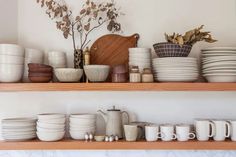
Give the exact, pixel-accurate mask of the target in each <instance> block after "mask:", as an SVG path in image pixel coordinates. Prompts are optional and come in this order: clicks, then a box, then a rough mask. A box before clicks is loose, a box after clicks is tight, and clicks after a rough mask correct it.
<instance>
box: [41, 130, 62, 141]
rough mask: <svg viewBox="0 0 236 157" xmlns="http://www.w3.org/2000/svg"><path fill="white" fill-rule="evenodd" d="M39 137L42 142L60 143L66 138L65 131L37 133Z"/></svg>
mask: <svg viewBox="0 0 236 157" xmlns="http://www.w3.org/2000/svg"><path fill="white" fill-rule="evenodd" d="M37 136H38V138H39V139H40V140H41V141H47V142H50V141H59V140H61V139H63V138H64V136H65V131H63V132H39V131H38V132H37Z"/></svg>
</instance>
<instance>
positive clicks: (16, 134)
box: [2, 131, 36, 136]
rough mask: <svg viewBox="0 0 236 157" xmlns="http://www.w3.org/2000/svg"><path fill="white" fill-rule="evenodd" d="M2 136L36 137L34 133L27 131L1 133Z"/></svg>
mask: <svg viewBox="0 0 236 157" xmlns="http://www.w3.org/2000/svg"><path fill="white" fill-rule="evenodd" d="M2 135H4V136H24V135H26V136H28V135H29V136H30V135H32V136H34V135H36V131H28V132H2Z"/></svg>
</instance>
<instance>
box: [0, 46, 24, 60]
mask: <svg viewBox="0 0 236 157" xmlns="http://www.w3.org/2000/svg"><path fill="white" fill-rule="evenodd" d="M0 54H1V55H11V56H21V57H24V54H25V49H24V48H23V47H21V46H19V45H15V44H0Z"/></svg>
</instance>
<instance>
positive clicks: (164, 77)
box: [153, 57, 199, 82]
mask: <svg viewBox="0 0 236 157" xmlns="http://www.w3.org/2000/svg"><path fill="white" fill-rule="evenodd" d="M153 70H154V77H155V80H156V81H159V82H193V81H196V80H197V79H198V76H199V73H198V65H197V59H196V58H191V57H168V58H155V59H153Z"/></svg>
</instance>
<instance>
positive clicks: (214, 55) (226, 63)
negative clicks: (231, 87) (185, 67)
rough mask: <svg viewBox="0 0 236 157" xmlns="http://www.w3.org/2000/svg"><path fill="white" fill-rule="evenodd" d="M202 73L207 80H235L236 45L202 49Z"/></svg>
mask: <svg viewBox="0 0 236 157" xmlns="http://www.w3.org/2000/svg"><path fill="white" fill-rule="evenodd" d="M202 73H203V76H204V77H205V78H206V79H207V81H208V82H236V47H212V48H208V49H204V50H202Z"/></svg>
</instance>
